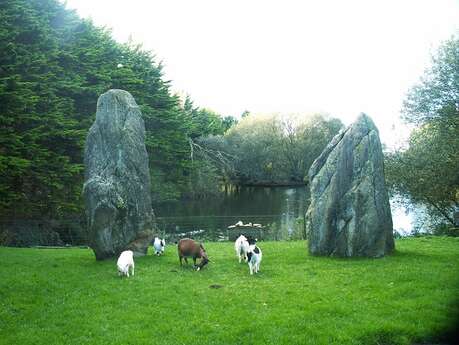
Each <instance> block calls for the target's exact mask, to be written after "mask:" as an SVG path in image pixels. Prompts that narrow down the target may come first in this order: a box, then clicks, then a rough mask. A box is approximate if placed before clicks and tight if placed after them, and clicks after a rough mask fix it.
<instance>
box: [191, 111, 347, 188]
mask: <svg viewBox="0 0 459 345" xmlns="http://www.w3.org/2000/svg"><path fill="white" fill-rule="evenodd" d="M342 126H343V124H342V123H341V121H340V120H337V119H333V118H328V117H327V116H324V115H318V114H317V115H311V116H300V115H297V116H295V115H279V114H275V115H250V116H246V117H244V118H242V119H241V120H240V122H239V123H237V125H235V126H233V127H232V128H231V129H230V130H229V131H227V132H226V134H225V135H224V136H213V137H208V138H203V139H201V140H200V142H199V143H200V144H201V147H200V148H201V149H202V151H203V152H204V154H205V155H206V157H207V159H208V161H212V162H213V164H215V166H217V167H218V168H219V170H220V174H221V175H222V176H223V177H224V179H225V180H226V181H230V182H232V183H237V184H265V185H276V184H298V183H301V184H302V183H304V179H305V177H306V175H307V171H308V169H309V167H310V166H311V164H312V162H313V161H314V160H315V159H316V158H317V156H318V155H319V154H320V153H321V152H322V150H323V149H324V147H325V146H326V145H327V144H328V142H329V141H330V140H331V139H332V138H333V136H334V135H335V134H337V133H338V131H339V130H340V129H341V128H342Z"/></svg>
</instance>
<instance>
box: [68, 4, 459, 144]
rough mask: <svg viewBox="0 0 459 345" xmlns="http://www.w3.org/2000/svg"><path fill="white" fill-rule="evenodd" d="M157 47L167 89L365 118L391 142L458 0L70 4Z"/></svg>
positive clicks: (457, 22)
mask: <svg viewBox="0 0 459 345" xmlns="http://www.w3.org/2000/svg"><path fill="white" fill-rule="evenodd" d="M67 7H68V8H72V9H76V11H77V13H78V14H79V15H80V16H82V17H86V18H88V17H90V18H92V20H93V22H94V23H95V24H96V25H98V26H106V27H108V28H111V29H112V33H113V37H114V38H115V39H116V40H117V41H119V42H125V41H126V40H127V39H128V38H129V37H131V38H132V39H133V40H134V41H135V42H138V43H142V44H143V46H144V48H146V49H148V50H151V51H153V52H154V53H155V55H156V57H157V60H158V61H161V62H162V63H163V65H164V70H163V71H164V77H165V79H167V80H171V85H172V90H173V91H174V92H178V93H180V94H189V95H190V96H191V98H192V99H193V100H194V102H195V105H197V106H200V107H205V108H209V109H212V110H214V111H216V112H218V113H220V114H221V115H223V116H227V115H232V116H235V117H238V116H240V114H241V113H242V112H243V111H245V110H248V111H250V112H251V113H277V112H279V113H311V112H325V113H329V114H330V115H331V116H334V117H338V118H340V119H342V120H343V122H344V123H345V124H349V123H351V122H352V121H353V120H354V119H355V118H356V117H357V115H358V114H359V113H361V112H365V113H367V114H368V115H370V116H371V117H372V118H373V120H374V121H375V123H376V125H377V126H378V128H379V130H380V134H381V140H382V142H383V143H384V144H386V145H387V146H388V147H396V146H398V145H400V143H401V142H402V140H403V139H404V138H406V136H407V133H408V129H407V127H405V126H404V125H403V124H402V123H401V122H400V121H399V116H400V109H401V107H402V102H403V99H404V98H405V96H406V93H407V91H408V90H409V88H410V87H412V86H413V85H414V84H415V83H417V82H418V81H419V78H420V77H421V75H422V74H423V72H424V70H425V69H426V68H427V67H428V66H429V65H430V61H431V55H432V54H434V53H435V51H436V49H437V47H438V45H439V44H440V43H441V42H442V41H444V40H446V39H448V38H450V37H451V36H452V35H453V34H459V1H458V0H429V1H423V0H414V1H412V0H397V1H392V0H383V1H379V0H372V1H369V0H362V1H360V0H359V1H357V0H347V1H339V0H336V1H331V0H320V1H319V0H315V1H307V0H303V1H301V0H297V1H294V0H280V1H269V0H230V1H229V0H193V1H191V0H131V1H119V0H67Z"/></svg>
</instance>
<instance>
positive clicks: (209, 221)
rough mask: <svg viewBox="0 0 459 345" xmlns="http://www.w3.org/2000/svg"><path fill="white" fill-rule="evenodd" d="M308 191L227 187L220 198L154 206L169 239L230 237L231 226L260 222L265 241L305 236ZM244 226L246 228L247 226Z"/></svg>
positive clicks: (300, 188)
mask: <svg viewBox="0 0 459 345" xmlns="http://www.w3.org/2000/svg"><path fill="white" fill-rule="evenodd" d="M308 204H309V190H308V189H307V188H306V187H304V186H300V187H227V188H226V190H225V191H224V193H223V194H222V196H221V197H218V198H212V199H202V200H190V201H181V202H171V203H164V204H161V205H159V206H156V207H155V214H156V216H157V225H158V227H159V229H160V231H161V232H162V233H163V234H164V235H165V237H166V238H169V240H176V239H178V238H180V237H183V236H189V237H192V238H195V239H201V240H212V241H219V240H227V239H228V238H231V235H232V234H231V232H232V231H237V229H234V230H231V229H228V226H231V225H234V224H236V223H237V222H239V221H241V222H242V223H244V224H248V223H254V224H260V225H261V233H262V238H263V239H264V240H280V239H289V238H290V239H301V238H304V213H305V211H306V209H307V207H308ZM244 229H245V228H244Z"/></svg>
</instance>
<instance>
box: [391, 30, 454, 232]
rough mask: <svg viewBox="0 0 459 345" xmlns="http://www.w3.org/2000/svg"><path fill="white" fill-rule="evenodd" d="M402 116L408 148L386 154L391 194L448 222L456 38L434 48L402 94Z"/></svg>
mask: <svg viewBox="0 0 459 345" xmlns="http://www.w3.org/2000/svg"><path fill="white" fill-rule="evenodd" d="M402 115H403V118H404V120H405V121H406V122H409V123H411V124H414V125H415V126H416V128H415V129H414V130H413V132H412V134H411V136H410V139H409V143H408V147H407V148H406V149H404V150H399V151H397V152H393V153H388V154H387V155H386V158H387V159H386V177H387V181H388V184H389V186H390V187H391V189H392V191H393V192H394V193H396V194H399V195H402V196H404V197H405V198H406V199H407V200H408V201H409V202H411V203H414V204H422V205H424V206H426V207H427V209H428V211H429V213H430V215H431V217H432V218H438V217H440V218H443V219H444V220H446V221H448V222H449V223H451V224H453V223H454V221H453V212H454V211H457V210H458V209H459V40H458V39H456V38H452V39H451V40H449V41H447V42H446V43H445V44H444V45H443V46H441V47H440V49H439V51H438V54H437V56H435V57H434V58H433V61H432V67H431V68H430V69H429V70H427V71H426V72H425V75H424V76H423V78H422V79H421V82H420V84H418V85H415V86H414V87H413V88H412V89H411V90H410V92H409V93H408V96H407V99H406V101H405V103H404V108H403V114H402Z"/></svg>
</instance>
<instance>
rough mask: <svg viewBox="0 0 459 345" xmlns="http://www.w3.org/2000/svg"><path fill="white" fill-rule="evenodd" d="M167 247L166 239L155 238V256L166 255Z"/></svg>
mask: <svg viewBox="0 0 459 345" xmlns="http://www.w3.org/2000/svg"><path fill="white" fill-rule="evenodd" d="M165 247H166V241H165V240H164V239H160V238H158V237H155V240H154V241H153V248H155V254H156V255H158V256H160V255H162V254H164V248H165Z"/></svg>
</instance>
